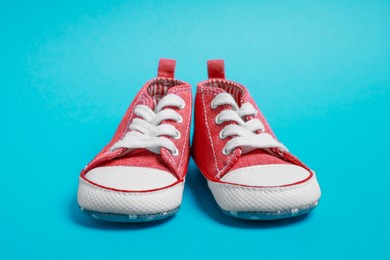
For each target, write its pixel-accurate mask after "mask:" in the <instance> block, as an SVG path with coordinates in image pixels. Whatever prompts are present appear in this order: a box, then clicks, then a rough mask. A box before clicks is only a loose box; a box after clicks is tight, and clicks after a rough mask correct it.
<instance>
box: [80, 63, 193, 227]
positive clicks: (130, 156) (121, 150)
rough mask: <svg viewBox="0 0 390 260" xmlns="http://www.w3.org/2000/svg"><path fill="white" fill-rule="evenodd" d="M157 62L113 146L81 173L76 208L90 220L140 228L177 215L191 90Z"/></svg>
mask: <svg viewBox="0 0 390 260" xmlns="http://www.w3.org/2000/svg"><path fill="white" fill-rule="evenodd" d="M175 64H176V62H175V61H174V60H167V59H161V60H160V63H159V67H158V77H157V78H154V79H152V80H150V81H149V82H147V83H146V84H145V85H144V86H143V87H142V89H141V90H140V91H139V93H138V94H137V96H136V97H135V99H134V101H133V102H132V103H131V105H130V107H129V109H128V110H127V112H126V114H125V116H124V117H123V119H122V121H121V123H120V125H119V127H118V129H117V131H116V133H115V135H114V137H113V139H112V140H111V142H110V143H109V144H108V145H107V146H106V147H105V148H104V149H103V150H102V151H101V152H100V153H99V154H98V155H97V156H96V157H95V158H94V159H93V160H92V162H91V163H89V164H88V165H87V166H86V167H85V169H84V170H83V171H82V172H81V175H80V178H79V189H78V203H79V206H80V208H81V210H82V211H83V212H85V213H86V214H88V215H91V216H92V217H94V218H97V219H102V220H108V221H120V222H140V221H149V220H158V219H162V218H165V217H168V216H171V215H173V214H174V213H176V212H177V211H178V209H179V207H180V204H181V201H182V194H183V188H184V180H185V175H186V173H187V167H188V160H189V155H190V148H189V134H190V123H191V110H192V104H191V103H192V102H191V101H192V100H191V99H192V93H191V86H190V85H189V84H187V83H185V82H183V81H180V80H177V79H175V78H174V71H175Z"/></svg>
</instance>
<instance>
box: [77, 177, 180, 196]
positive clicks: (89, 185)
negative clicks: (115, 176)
mask: <svg viewBox="0 0 390 260" xmlns="http://www.w3.org/2000/svg"><path fill="white" fill-rule="evenodd" d="M184 182H185V181H182V182H179V183H177V184H176V185H173V186H172V187H169V188H166V189H160V190H155V191H149V192H144V191H142V190H141V191H140V192H137V191H135V192H127V191H115V190H109V189H105V188H102V187H98V186H95V185H93V184H92V183H89V182H87V181H85V180H83V179H81V178H80V183H81V184H82V185H85V186H87V187H89V188H91V189H94V190H97V191H101V192H106V193H113V194H121V195H128V196H142V195H145V196H147V195H154V194H159V193H163V192H169V191H171V190H174V189H177V188H180V186H183V185H184Z"/></svg>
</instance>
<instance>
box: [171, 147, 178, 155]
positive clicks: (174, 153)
mask: <svg viewBox="0 0 390 260" xmlns="http://www.w3.org/2000/svg"><path fill="white" fill-rule="evenodd" d="M171 154H172V155H173V156H178V155H179V150H177V148H176V147H175V150H173V152H171Z"/></svg>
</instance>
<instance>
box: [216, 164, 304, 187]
mask: <svg viewBox="0 0 390 260" xmlns="http://www.w3.org/2000/svg"><path fill="white" fill-rule="evenodd" d="M309 176H310V172H309V171H307V170H306V169H304V168H303V167H299V166H296V165H291V164H269V165H256V166H250V167H245V168H240V169H237V170H234V171H231V172H229V173H228V174H226V175H225V176H223V177H222V178H221V181H223V182H228V183H234V184H240V185H248V186H257V187H277V186H285V185H291V184H294V183H299V182H301V181H304V180H306V179H307V178H309Z"/></svg>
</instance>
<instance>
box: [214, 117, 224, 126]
mask: <svg viewBox="0 0 390 260" xmlns="http://www.w3.org/2000/svg"><path fill="white" fill-rule="evenodd" d="M214 121H215V123H216V124H217V125H220V124H222V122H221V121H219V115H217V116H216V117H215V120H214Z"/></svg>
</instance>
